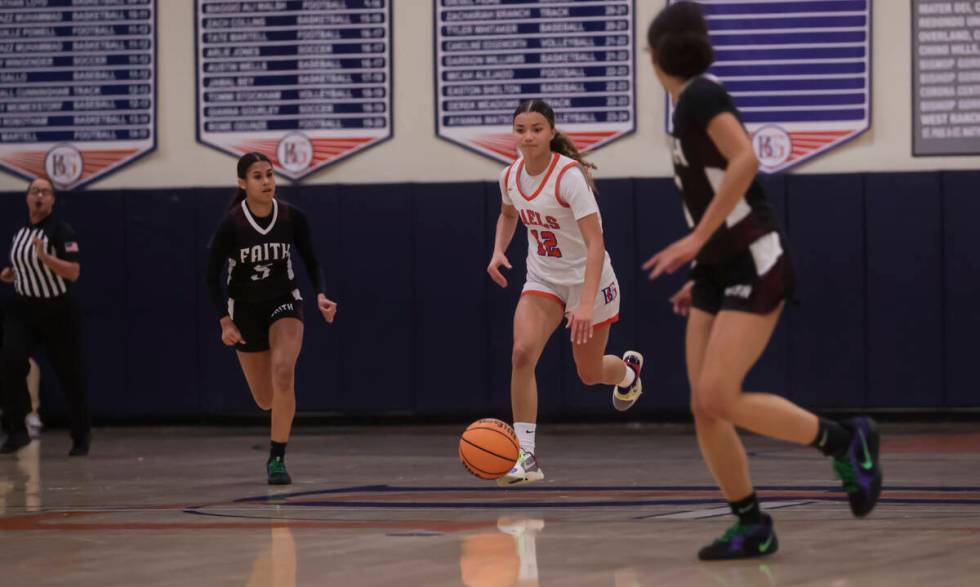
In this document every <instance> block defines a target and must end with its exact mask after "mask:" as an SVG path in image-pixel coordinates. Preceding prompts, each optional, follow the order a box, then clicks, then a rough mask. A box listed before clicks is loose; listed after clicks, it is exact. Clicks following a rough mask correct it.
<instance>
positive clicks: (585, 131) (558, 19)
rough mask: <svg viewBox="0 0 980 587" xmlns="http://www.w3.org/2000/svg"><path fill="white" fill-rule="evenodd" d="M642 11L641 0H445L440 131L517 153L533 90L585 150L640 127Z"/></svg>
mask: <svg viewBox="0 0 980 587" xmlns="http://www.w3.org/2000/svg"><path fill="white" fill-rule="evenodd" d="M634 20H635V18H634V6H633V0H597V1H595V2H588V3H584V2H582V3H580V2H574V3H573V2H563V3H561V4H558V3H555V2H553V1H547V0H509V1H508V2H497V3H492V4H491V3H486V2H460V1H459V0H436V2H435V22H434V27H435V43H436V48H435V51H434V54H435V78H436V84H435V85H436V87H435V90H436V100H435V102H436V135H437V136H439V137H441V138H443V139H446V140H448V141H450V142H453V143H456V144H458V145H462V146H463V147H466V148H468V149H470V150H472V151H475V152H477V153H480V154H481V155H485V156H487V157H490V158H493V159H496V160H499V161H502V162H505V163H509V162H511V161H512V160H514V158H515V157H516V156H517V148H516V144H515V141H514V136H513V133H512V132H511V125H512V117H513V113H514V110H515V109H516V108H517V106H518V104H520V103H521V102H522V101H524V100H528V99H532V98H542V99H544V100H546V101H547V102H548V103H549V104H550V105H551V107H552V108H554V110H555V123H556V126H557V127H558V128H559V130H561V131H562V132H563V133H564V134H565V135H567V136H568V137H569V138H570V139H571V140H572V141H574V142H575V144H576V146H577V147H578V148H579V150H582V151H588V150H591V149H596V148H598V147H600V146H602V145H604V144H607V143H609V142H611V141H613V140H615V139H617V138H619V137H621V136H624V135H627V134H629V133H631V132H633V131H634V130H635V128H636V99H635V98H636V93H635V89H634V63H635V59H634V54H633V48H634V46H635V43H634Z"/></svg>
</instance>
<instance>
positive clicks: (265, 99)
mask: <svg viewBox="0 0 980 587" xmlns="http://www.w3.org/2000/svg"><path fill="white" fill-rule="evenodd" d="M195 7H196V13H197V14H196V16H197V18H196V33H197V51H196V59H197V98H198V100H197V137H198V142H200V143H203V144H205V145H209V146H212V147H215V148H217V149H219V150H222V151H225V152H227V153H230V154H232V155H236V156H238V155H242V154H244V153H248V152H250V151H258V152H260V153H263V154H265V155H266V156H268V157H269V159H270V160H271V161H272V164H273V166H274V168H275V170H276V172H277V173H279V174H280V175H283V176H285V177H288V178H290V179H294V180H298V179H302V178H303V177H306V176H307V175H309V174H311V173H313V172H314V171H317V170H319V169H321V168H323V167H325V166H327V165H330V164H332V163H336V162H337V161H340V160H341V159H344V158H345V157H349V156H351V155H354V154H355V153H358V152H360V151H363V150H364V149H367V148H369V147H371V146H373V145H376V144H378V143H381V142H383V141H385V140H387V139H389V138H391V135H392V113H391V106H392V98H391V87H392V84H391V72H392V67H391V27H392V25H391V2H390V0H332V1H331V2H228V1H227V0H196V2H195Z"/></svg>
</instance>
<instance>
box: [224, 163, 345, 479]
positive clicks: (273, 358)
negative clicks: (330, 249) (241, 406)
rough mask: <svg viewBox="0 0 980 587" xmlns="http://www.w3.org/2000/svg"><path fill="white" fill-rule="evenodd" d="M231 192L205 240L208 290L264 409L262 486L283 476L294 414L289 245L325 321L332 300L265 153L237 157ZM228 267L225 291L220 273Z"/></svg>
mask: <svg viewBox="0 0 980 587" xmlns="http://www.w3.org/2000/svg"><path fill="white" fill-rule="evenodd" d="M238 186H239V189H238V194H237V195H236V196H235V198H234V200H233V201H232V203H231V207H230V209H229V210H228V214H227V216H225V218H224V220H223V221H222V222H221V225H220V226H218V230H217V232H216V233H215V235H214V238H213V239H212V240H211V245H210V255H209V257H208V273H207V282H208V293H209V295H210V298H211V303H212V305H213V306H214V308H215V310H216V311H217V312H218V317H219V318H220V321H221V341H222V342H224V343H225V344H226V345H228V346H234V347H235V350H236V351H237V354H238V361H239V363H241V366H242V371H243V372H244V373H245V380H246V381H247V382H248V387H249V389H250V390H251V391H252V397H253V398H254V399H255V403H256V404H258V406H259V407H260V408H262V409H263V410H271V411H272V447H271V450H270V453H269V460H268V461H267V462H266V469H267V473H268V479H269V484H270V485H287V484H289V483H291V482H292V481H291V479H290V477H289V473H288V472H287V471H286V465H285V462H284V459H285V455H286V443H287V442H288V441H289V432H290V429H291V428H292V424H293V416H294V415H295V413H296V392H295V389H294V382H295V371H296V359H297V357H298V356H299V351H300V347H301V346H302V344H303V299H302V297H301V296H300V292H299V289H298V286H297V284H296V278H295V275H294V274H293V264H292V252H293V248H294V247H295V249H296V251H297V252H299V255H300V256H301V257H302V258H303V262H304V264H305V265H306V270H307V273H308V274H309V276H310V282H311V283H312V284H313V287H314V288H315V289H316V293H317V301H316V304H317V308H318V309H319V310H320V313H321V314H322V315H323V319H324V320H326V321H327V322H328V323H330V322H333V319H334V316H335V315H336V313H337V304H336V303H334V302H333V301H331V300H330V299H328V298H327V296H326V295H325V294H324V279H323V274H322V273H321V271H320V266H319V264H318V263H317V260H316V254H315V253H314V250H313V243H312V238H311V235H310V226H309V223H308V221H307V219H306V216H305V215H304V214H303V213H302V212H301V211H300V210H299V209H297V208H295V207H293V206H290V205H289V204H286V203H285V202H282V201H280V200H278V199H277V198H276V180H275V176H274V174H273V171H272V163H271V162H270V161H269V158H268V157H266V156H265V155H263V154H261V153H246V154H245V155H242V157H241V158H240V159H239V160H238ZM222 269H227V271H228V280H227V284H228V297H227V300H226V299H225V294H224V293H223V292H222V288H221V283H220V279H219V278H220V274H221V270H222Z"/></svg>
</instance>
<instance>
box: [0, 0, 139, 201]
mask: <svg viewBox="0 0 980 587" xmlns="http://www.w3.org/2000/svg"><path fill="white" fill-rule="evenodd" d="M155 72H156V5H155V2H154V0H0V168H2V169H4V170H5V171H8V172H10V173H13V174H14V175H18V176H21V177H24V178H26V179H33V178H35V177H39V176H42V175H46V176H47V177H49V178H50V179H51V180H52V182H53V183H54V184H55V185H56V186H57V187H58V188H59V189H62V190H71V189H75V188H79V187H82V186H84V185H86V184H89V183H91V182H93V181H95V180H97V179H99V178H100V177H102V176H104V175H107V174H109V173H112V172H114V171H116V170H118V169H119V168H121V167H123V166H124V165H126V164H127V163H130V162H131V161H133V160H135V159H138V158H139V157H141V156H143V155H145V154H146V153H149V152H150V151H152V150H153V149H154V148H155V147H156V73H155Z"/></svg>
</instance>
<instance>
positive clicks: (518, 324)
mask: <svg viewBox="0 0 980 587" xmlns="http://www.w3.org/2000/svg"><path fill="white" fill-rule="evenodd" d="M514 134H515V135H516V137H517V143H518V149H519V150H520V153H521V158H519V159H518V160H517V161H516V162H514V163H513V164H512V165H510V166H509V167H508V168H507V169H505V170H504V172H503V173H501V175H500V193H501V207H500V217H499V218H498V219H497V232H496V238H495V241H494V251H493V257H492V258H491V259H490V264H489V265H488V266H487V272H488V273H489V274H490V277H491V278H492V279H493V280H494V282H496V283H497V284H498V285H500V286H501V287H507V279H506V278H505V277H504V276H503V275H502V274H501V273H500V267H501V266H503V267H506V268H508V269H509V268H510V267H511V265H510V263H509V262H508V261H507V255H506V250H507V247H508V245H510V242H511V239H513V237H514V231H515V230H516V228H517V221H518V219H520V221H521V222H522V223H523V224H524V225H525V227H527V233H528V250H527V278H526V279H525V282H524V288H523V291H522V293H521V299H520V301H519V302H518V304H517V310H516V312H515V314H514V349H513V353H512V364H511V384H510V387H511V406H512V408H513V412H514V430H515V432H516V433H517V437H518V440H519V441H520V444H521V450H520V455H519V457H518V460H517V463H516V464H515V465H514V468H513V469H512V470H511V471H510V472H509V473H508V474H507V475H505V476H504V477H502V478H500V479H499V480H498V484H499V485H502V486H511V485H517V484H521V483H529V482H532V481H540V480H541V479H543V478H544V473H542V471H541V467H540V466H539V465H538V462H537V459H536V458H535V430H536V421H537V411H538V410H537V407H538V392H537V382H536V380H535V377H534V368H535V366H536V365H537V362H538V359H539V358H540V356H541V352H542V351H543V350H544V346H545V344H546V343H547V342H548V339H549V338H550V337H551V334H552V332H554V330H555V329H556V328H557V327H558V326H559V325H560V324H561V322H562V319H563V318H566V319H567V328H568V329H569V330H570V331H571V339H572V355H573V357H574V359H575V366H576V368H577V371H578V375H579V379H581V381H582V383H584V384H585V385H597V384H600V383H601V384H606V385H612V386H613V405H614V406H615V407H616V409H618V410H626V409H628V408H629V407H630V406H632V405H633V404H634V403H635V402H636V400H637V398H639V396H640V394H641V393H642V390H643V386H642V384H641V382H640V369H641V368H642V366H643V356H642V355H640V353H637V352H635V351H627V352H626V353H625V354H624V355H623V358H622V359H620V358H619V357H616V356H613V355H606V354H605V350H606V342H607V341H608V340H609V327H610V325H612V324H613V323H614V322H616V321H617V320H618V319H619V304H620V300H619V283H618V282H617V281H616V274H615V272H614V271H613V268H612V263H611V261H610V259H609V254H608V253H607V252H606V248H605V243H604V241H603V238H602V219H601V217H600V214H599V205H598V203H597V202H596V199H595V194H594V192H593V189H592V179H591V177H590V175H589V171H588V169H589V168H590V167H592V165H591V164H589V163H587V162H585V161H584V160H583V159H582V156H581V155H580V154H579V152H578V150H577V149H576V148H575V145H574V144H573V143H572V142H571V141H570V140H569V139H568V138H567V137H565V136H564V135H562V134H561V133H559V132H557V131H556V130H555V114H554V111H553V110H552V109H551V107H550V106H549V105H548V104H547V103H546V102H544V101H542V100H530V101H527V102H524V103H522V104H521V105H520V106H519V107H518V108H517V110H516V111H515V112H514Z"/></svg>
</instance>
